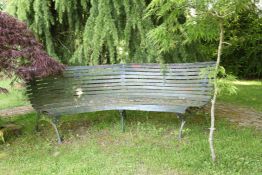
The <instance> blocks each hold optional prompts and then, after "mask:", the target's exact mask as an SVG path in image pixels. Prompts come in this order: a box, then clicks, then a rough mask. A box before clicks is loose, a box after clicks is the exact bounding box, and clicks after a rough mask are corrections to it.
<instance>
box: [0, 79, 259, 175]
mask: <svg viewBox="0 0 262 175" xmlns="http://www.w3.org/2000/svg"><path fill="white" fill-rule="evenodd" d="M243 83H244V81H243ZM256 83H258V85H254V84H253V83H252V84H249V85H243V84H237V87H238V88H239V93H238V95H237V96H238V97H237V96H229V97H227V96H221V97H220V99H219V100H220V101H221V102H223V101H225V102H228V103H234V104H236V105H240V106H247V107H251V108H254V109H256V110H260V108H259V104H261V100H262V98H259V97H261V84H259V83H260V82H258V81H255V84H256ZM250 89H252V92H250V91H251V90H250ZM19 93H21V97H22V98H17V100H18V101H19V100H21V102H22V101H24V100H23V99H24V98H23V95H22V92H21V91H20V92H19ZM247 93H250V95H247ZM9 95H10V98H11V97H12V95H11V94H9ZM9 95H8V96H9ZM8 96H6V97H8ZM1 97H2V96H1ZM239 99H240V100H239ZM253 99H255V100H253ZM4 101H6V103H8V104H7V105H6V107H10V106H12V105H14V106H17V105H21V104H22V103H20V102H17V101H15V102H14V104H13V102H12V101H11V100H8V98H7V99H4ZM0 103H1V104H4V102H2V98H0ZM1 107H2V106H1ZM8 122H14V123H17V124H20V125H22V126H23V130H22V135H20V136H17V137H9V138H7V143H6V144H1V143H0V175H1V174H7V175H9V174H10V175H16V174H19V175H20V174H24V175H30V174H32V175H35V174H46V175H49V174H61V175H62V174H63V175H64V174H70V175H71V174H84V175H85V174H106V175H107V174H125V175H126V174H172V175H173V174H185V175H188V174H189V175H190V174H192V175H195V174H212V175H213V174H221V175H224V174H228V175H233V174H243V175H246V174H248V175H249V174H251V175H252V174H254V175H260V174H262V146H261V145H262V132H261V130H260V131H259V130H255V129H253V128H244V127H238V126H235V125H233V124H231V123H228V122H227V121H224V120H222V119H219V120H217V122H216V128H217V129H216V132H215V148H216V152H217V162H216V163H215V164H212V162H211V160H210V155H209V146H208V133H209V130H208V128H209V116H206V115H205V114H195V115H194V117H193V116H189V118H188V122H187V123H186V126H185V130H184V133H185V135H184V138H183V140H182V142H178V141H177V139H176V137H177V134H178V128H179V121H178V120H177V118H176V116H175V114H172V113H154V112H149V113H148V112H139V111H135V112H134V111H132V112H131V111H128V113H127V121H126V127H127V128H126V132H125V133H122V132H121V130H120V121H119V114H118V112H117V111H105V112H96V113H88V114H80V115H74V116H70V117H69V116H63V117H62V119H61V125H60V126H59V130H60V131H61V133H62V134H63V136H64V143H63V144H62V145H57V143H56V140H55V139H56V137H55V134H54V130H53V129H52V128H51V126H50V124H48V123H47V122H45V121H42V122H41V132H39V133H37V132H35V130H34V126H35V114H27V115H23V116H17V117H12V118H1V117H0V125H1V124H4V123H8Z"/></svg>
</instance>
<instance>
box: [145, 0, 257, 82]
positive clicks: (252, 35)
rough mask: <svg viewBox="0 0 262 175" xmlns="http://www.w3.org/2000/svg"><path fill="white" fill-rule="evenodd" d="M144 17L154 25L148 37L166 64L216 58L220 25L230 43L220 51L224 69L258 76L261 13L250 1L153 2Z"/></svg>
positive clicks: (181, 0) (154, 0)
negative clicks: (182, 17) (151, 20)
mask: <svg viewBox="0 0 262 175" xmlns="http://www.w3.org/2000/svg"><path fill="white" fill-rule="evenodd" d="M181 15H184V17H185V20H184V21H183V22H182V23H181V22H180V20H179V19H180V18H181ZM146 17H151V18H153V19H154V21H155V23H156V27H155V28H154V29H152V30H151V31H149V33H148V35H147V36H148V38H149V40H150V41H151V42H152V43H153V44H154V46H155V47H156V48H157V49H158V52H159V54H162V55H164V56H163V59H164V60H165V62H183V61H185V62H189V61H192V62H193V61H202V60H201V59H204V60H210V59H215V58H216V54H217V45H218V44H217V43H218V38H219V32H220V31H219V23H223V25H224V28H225V30H226V31H225V36H226V37H225V39H226V42H229V43H231V45H227V46H226V49H225V50H224V51H223V54H224V55H222V57H223V58H222V63H223V66H224V67H226V68H229V70H230V72H233V73H234V74H235V75H240V76H241V75H244V76H245V77H247V76H248V75H250V76H254V77H260V76H261V67H262V66H261V61H260V59H261V54H262V51H261V48H262V47H260V43H261V35H260V33H261V29H262V27H261V11H260V10H258V8H257V7H256V6H255V4H254V2H253V1H251V0H242V1H239V0H218V1H213V0H207V1H198V0H189V1H188V0H179V1H168V0H152V1H151V3H150V4H149V6H148V11H147V15H146ZM170 57H171V59H170ZM172 58H173V59H172ZM238 58H240V59H238Z"/></svg>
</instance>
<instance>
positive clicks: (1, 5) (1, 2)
mask: <svg viewBox="0 0 262 175" xmlns="http://www.w3.org/2000/svg"><path fill="white" fill-rule="evenodd" d="M5 6H6V4H5V2H4V1H2V0H0V11H2V10H4V9H5Z"/></svg>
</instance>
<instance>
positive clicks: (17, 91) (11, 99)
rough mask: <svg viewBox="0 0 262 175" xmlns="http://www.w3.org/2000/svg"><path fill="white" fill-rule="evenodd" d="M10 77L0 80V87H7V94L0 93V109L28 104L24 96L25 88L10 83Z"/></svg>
mask: <svg viewBox="0 0 262 175" xmlns="http://www.w3.org/2000/svg"><path fill="white" fill-rule="evenodd" d="M10 83H11V80H10V79H4V80H0V87H3V88H6V89H8V91H9V93H8V94H1V93H0V109H5V108H11V107H16V106H23V105H29V102H28V101H27V100H26V97H25V94H24V93H25V90H24V89H22V88H16V87H14V86H11V85H10Z"/></svg>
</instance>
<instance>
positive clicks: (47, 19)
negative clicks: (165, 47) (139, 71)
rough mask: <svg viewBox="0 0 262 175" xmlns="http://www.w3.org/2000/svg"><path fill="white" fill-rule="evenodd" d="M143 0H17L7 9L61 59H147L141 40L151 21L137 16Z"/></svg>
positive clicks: (83, 61) (87, 61) (145, 45)
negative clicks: (27, 25)
mask: <svg viewBox="0 0 262 175" xmlns="http://www.w3.org/2000/svg"><path fill="white" fill-rule="evenodd" d="M145 8H146V4H145V1H144V0H136V1H128V0H125V1H121V0H110V1H104V0H99V1H96V0H91V1H87V0H77V1H74V0H70V1H66V0H54V1H53V0H20V1H15V0H13V1H11V2H10V4H9V12H10V13H11V14H13V15H15V16H17V17H18V18H20V19H22V20H26V21H27V22H28V24H29V26H30V28H32V30H33V31H34V32H35V33H36V34H37V35H38V37H39V39H41V40H42V41H43V42H44V44H45V46H46V48H47V50H48V52H49V53H50V54H51V55H52V56H55V57H57V58H60V59H61V60H62V61H63V62H64V63H67V64H68V63H70V64H77V65H86V64H91V65H93V64H104V63H119V62H152V61H154V59H155V54H154V52H153V51H154V50H153V48H152V46H151V45H150V43H148V42H147V40H146V37H145V36H146V33H147V31H148V30H149V29H151V28H152V27H153V25H152V23H151V21H150V20H149V19H142V18H143V13H144V10H145Z"/></svg>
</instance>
